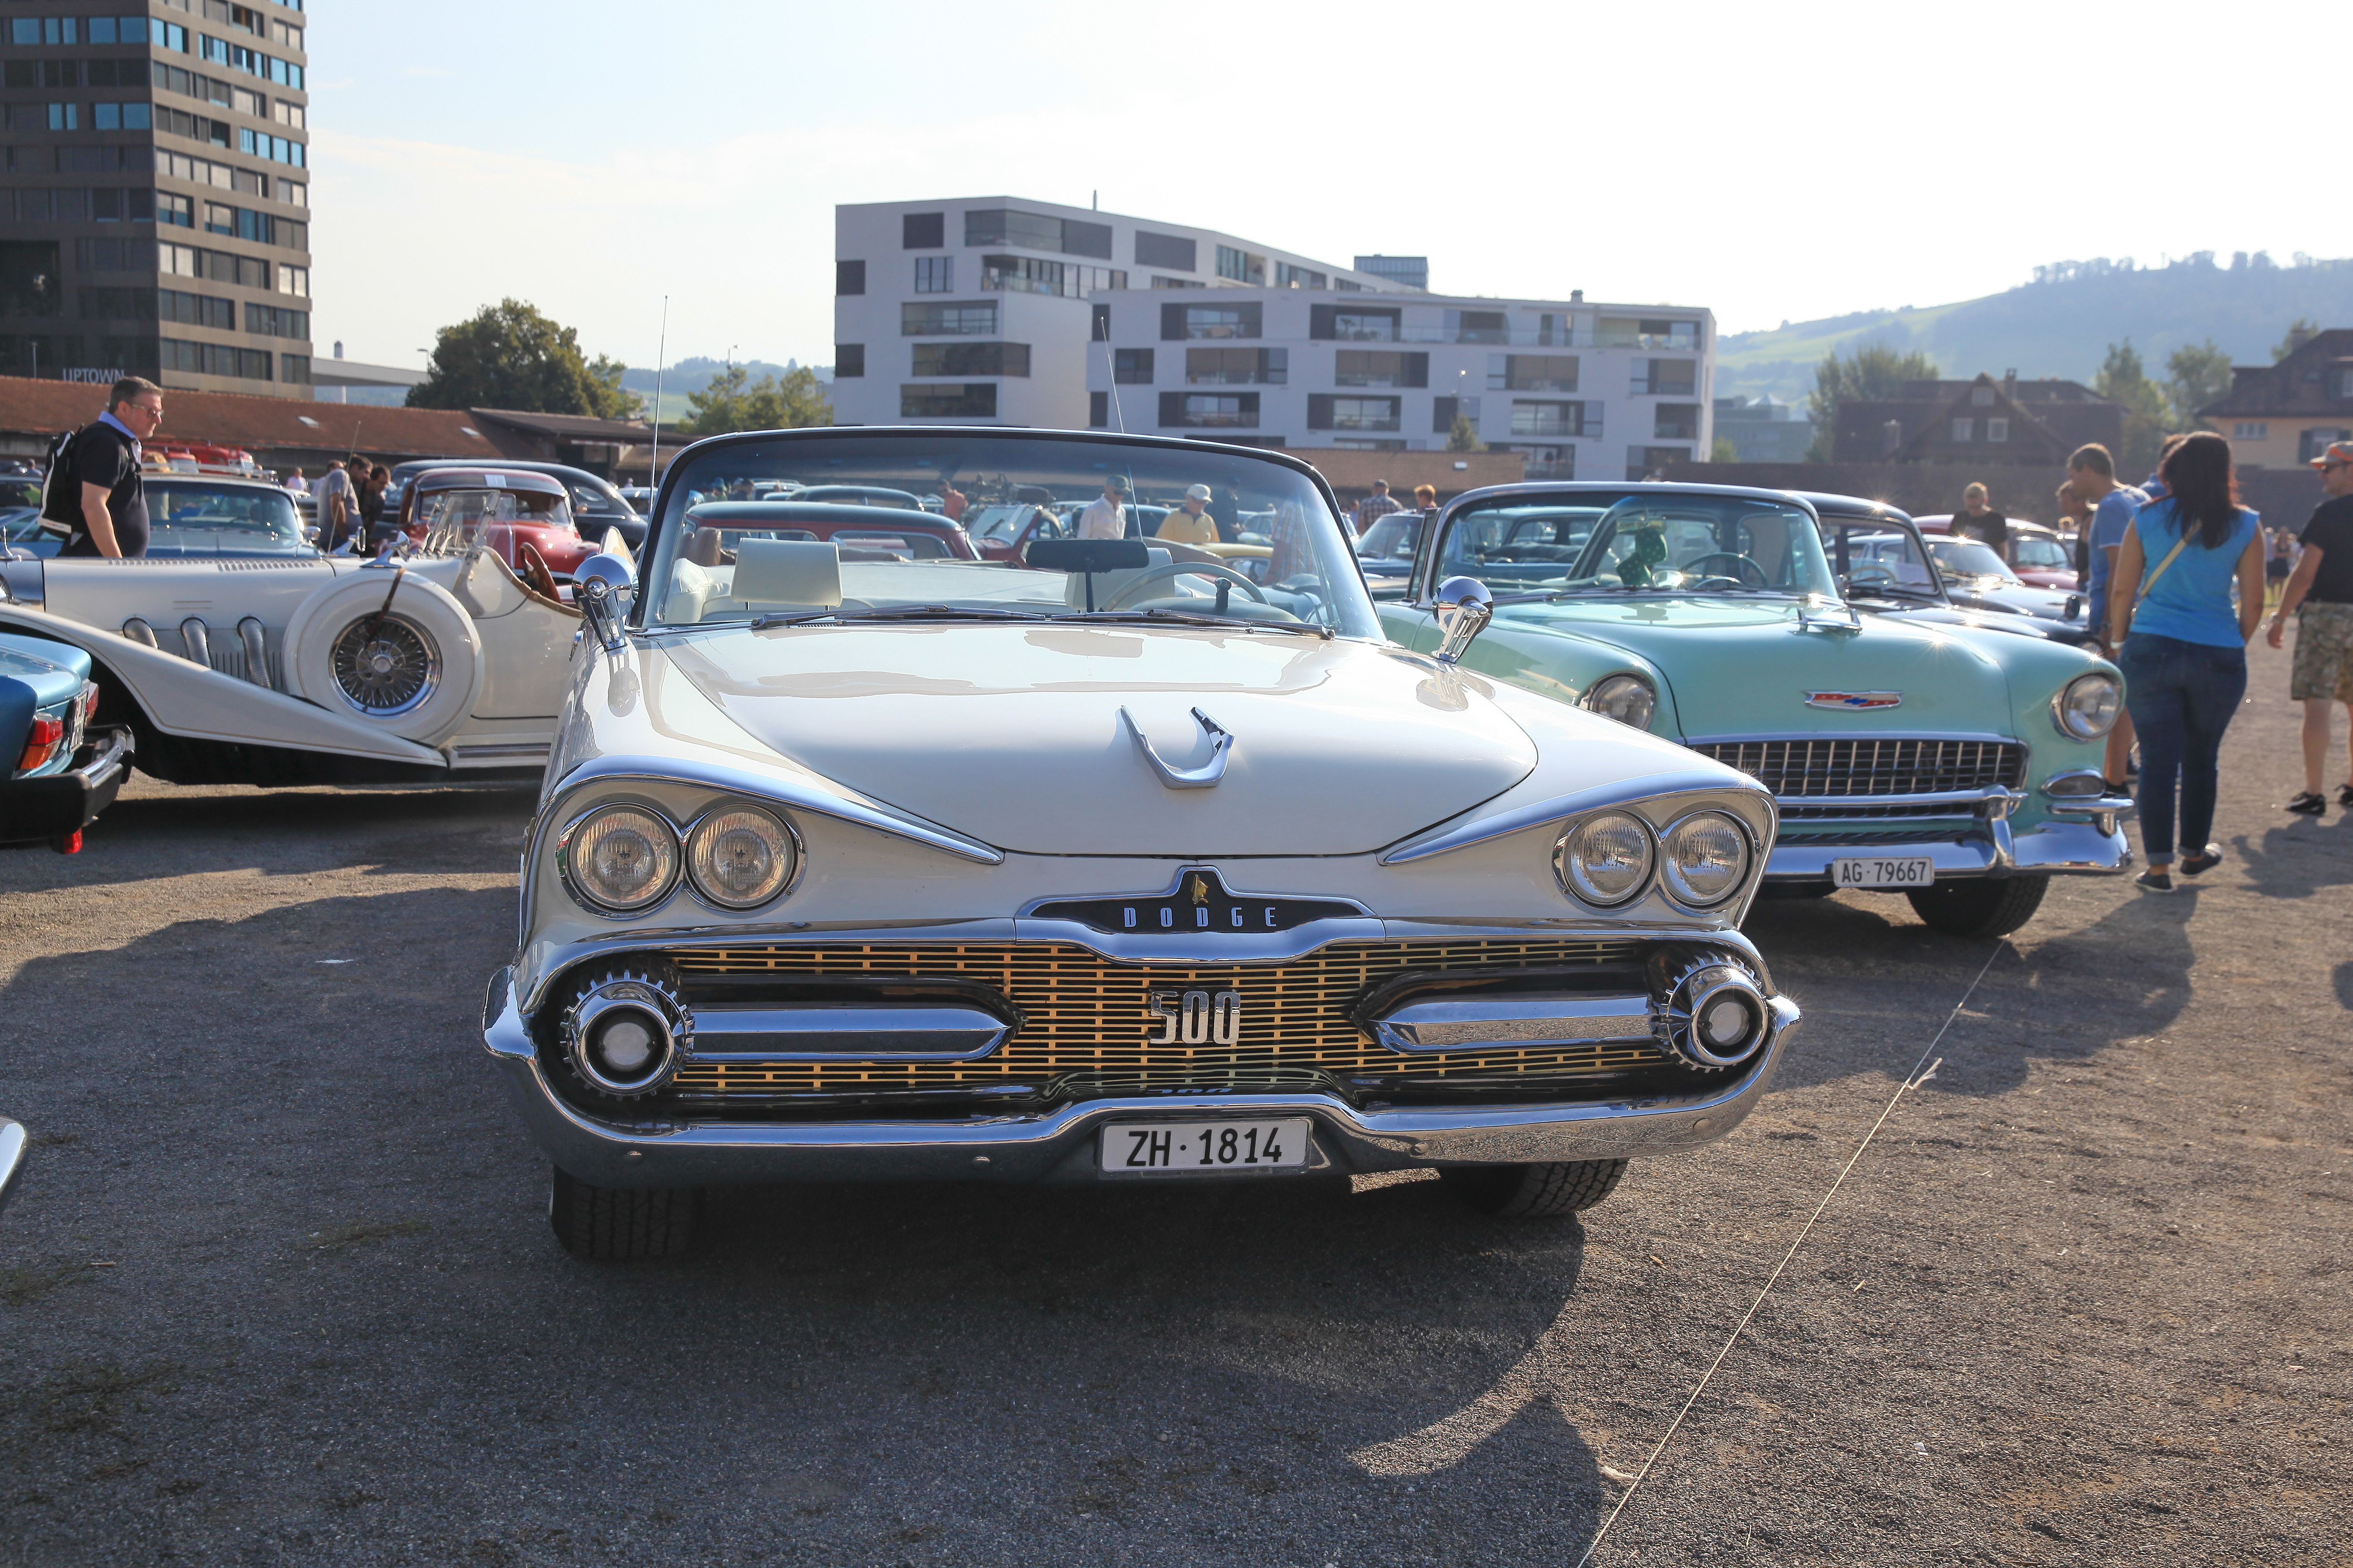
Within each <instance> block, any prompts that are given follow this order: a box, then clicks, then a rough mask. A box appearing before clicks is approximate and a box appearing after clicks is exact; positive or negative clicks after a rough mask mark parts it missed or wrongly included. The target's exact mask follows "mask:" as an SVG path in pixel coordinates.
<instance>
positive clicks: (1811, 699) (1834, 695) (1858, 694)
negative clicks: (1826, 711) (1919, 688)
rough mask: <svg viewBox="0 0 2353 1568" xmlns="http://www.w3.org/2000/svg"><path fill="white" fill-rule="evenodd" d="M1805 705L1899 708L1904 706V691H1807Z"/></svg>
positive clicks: (1815, 706) (1864, 708) (1812, 706)
mask: <svg viewBox="0 0 2353 1568" xmlns="http://www.w3.org/2000/svg"><path fill="white" fill-rule="evenodd" d="M1806 706H1807V707H1809V708H1843V709H1847V710H1852V711H1862V710H1867V709H1873V708H1901V707H1902V706H1904V693H1902V692H1901V691H1809V692H1807V693H1806Z"/></svg>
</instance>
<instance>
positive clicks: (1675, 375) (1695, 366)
mask: <svg viewBox="0 0 2353 1568" xmlns="http://www.w3.org/2000/svg"><path fill="white" fill-rule="evenodd" d="M1698 390H1699V362H1698V361H1697V360H1689V359H1638V360H1636V361H1635V362H1634V386H1633V391H1634V395H1636V396H1638V397H1640V396H1643V395H1648V394H1652V393H1663V394H1665V395H1668V396H1670V397H1689V396H1690V395H1692V394H1693V393H1694V392H1697V391H1698Z"/></svg>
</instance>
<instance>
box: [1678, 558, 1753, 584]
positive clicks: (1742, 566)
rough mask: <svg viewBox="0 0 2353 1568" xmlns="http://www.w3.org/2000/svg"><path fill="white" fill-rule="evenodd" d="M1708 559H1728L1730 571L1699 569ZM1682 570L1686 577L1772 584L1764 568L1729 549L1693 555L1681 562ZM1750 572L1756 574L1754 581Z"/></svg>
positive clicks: (1739, 582)
mask: <svg viewBox="0 0 2353 1568" xmlns="http://www.w3.org/2000/svg"><path fill="white" fill-rule="evenodd" d="M1708 561H1729V562H1731V563H1732V570H1731V571H1730V572H1703V571H1701V570H1700V565H1701V563H1703V562H1708ZM1682 571H1683V575H1684V576H1686V577H1729V578H1731V579H1732V580H1733V581H1734V582H1736V583H1738V584H1742V585H1743V586H1745V587H1750V588H1769V587H1771V586H1772V585H1773V579H1772V578H1770V577H1767V575H1766V574H1765V568H1763V567H1762V566H1759V565H1758V564H1757V563H1756V562H1754V561H1751V560H1750V559H1749V558H1748V557H1747V556H1746V555H1742V554H1740V553H1738V552H1735V551H1730V550H1718V551H1715V552H1712V553H1710V554H1706V555H1695V556H1694V557H1693V558H1692V559H1690V560H1689V561H1686V562H1684V563H1683V567H1682ZM1752 572H1753V573H1755V574H1757V575H1756V580H1755V581H1754V582H1751V581H1750V580H1749V576H1748V574H1750V573H1752Z"/></svg>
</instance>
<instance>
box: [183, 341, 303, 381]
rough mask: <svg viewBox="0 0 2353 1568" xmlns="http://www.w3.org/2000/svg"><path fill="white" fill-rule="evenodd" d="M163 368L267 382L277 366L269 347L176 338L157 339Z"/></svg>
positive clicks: (239, 379) (238, 379)
mask: <svg viewBox="0 0 2353 1568" xmlns="http://www.w3.org/2000/svg"><path fill="white" fill-rule="evenodd" d="M157 347H158V348H159V349H160V350H161V354H160V356H159V357H160V358H161V360H162V363H161V365H160V366H159V367H158V368H160V369H163V370H180V371H186V372H188V373H190V374H195V375H217V376H226V377H228V378H230V379H232V380H237V381H268V380H269V379H270V373H271V372H272V371H273V370H274V369H275V368H276V367H275V366H274V365H273V364H272V363H270V362H271V358H272V356H271V354H270V353H269V351H268V350H267V349H240V348H232V347H230V346H229V345H228V344H227V343H190V342H180V341H179V340H178V339H176V338H163V339H159V340H158V341H157Z"/></svg>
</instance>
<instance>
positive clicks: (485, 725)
mask: <svg viewBox="0 0 2353 1568" xmlns="http://www.w3.org/2000/svg"><path fill="white" fill-rule="evenodd" d="M533 574H534V576H539V577H541V578H542V580H541V581H539V582H537V583H536V584H533V583H530V582H526V581H525V580H524V579H523V578H521V577H518V576H517V575H516V574H514V573H513V572H512V570H510V569H509V568H508V566H507V564H506V563H504V562H503V561H501V559H500V558H499V555H498V553H497V552H496V551H494V550H492V549H490V548H488V547H486V546H485V545H484V544H482V543H480V542H475V541H470V540H461V539H455V538H451V539H447V540H442V541H439V542H437V544H436V547H435V548H434V550H433V551H431V552H417V553H411V554H408V555H406V556H405V557H404V558H402V559H399V560H396V561H385V562H364V561H354V560H351V559H349V558H346V557H340V556H335V557H330V556H322V555H319V554H316V553H307V552H306V553H303V554H299V555H298V554H278V555H242V556H239V555H220V556H209V555H181V556H169V557H155V558H151V559H141V560H134V561H107V560H97V559H65V558H52V559H50V560H47V561H26V560H18V561H7V562H5V563H0V584H5V592H0V630H5V631H19V632H31V633H35V634H37V635H38V636H41V637H53V638H55V639H56V640H58V641H59V642H65V643H71V644H73V645H74V646H75V647H80V648H85V649H87V650H88V651H89V653H90V661H91V664H92V666H93V668H92V671H91V674H92V677H93V679H96V680H97V682H98V685H99V692H100V696H99V709H98V714H97V719H96V721H97V722H99V723H100V724H128V725H129V726H131V728H132V731H133V732H134V736H135V739H136V742H137V756H138V764H137V765H138V766H139V768H140V770H141V771H142V772H144V773H153V774H154V775H155V776H156V777H158V778H161V779H167V780H170V781H172V782H174V783H176V784H326V783H337V784H353V783H387V782H396V781H404V780H417V779H432V778H445V777H448V776H450V775H451V774H453V773H462V774H465V775H467V776H477V777H479V776H482V775H484V774H485V773H499V772H508V771H512V770H523V771H526V772H532V773H535V772H537V771H538V769H539V768H540V766H541V765H542V764H543V763H544V762H545V761H546V758H547V748H548V740H549V737H550V735H551V734H552V733H553V732H554V729H555V715H556V713H557V712H558V711H559V710H560V709H561V708H562V706H563V701H564V691H565V684H566V682H567V680H568V679H569V678H570V668H569V667H570V659H571V655H572V644H573V641H574V634H575V632H577V631H578V629H579V626H580V614H579V612H578V611H577V610H575V609H574V608H573V607H572V606H571V605H568V604H565V603H564V602H562V600H561V599H559V598H558V597H557V596H556V587H555V584H554V582H553V581H552V580H546V579H545V578H544V574H543V571H536V570H535V571H534V573H533Z"/></svg>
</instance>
